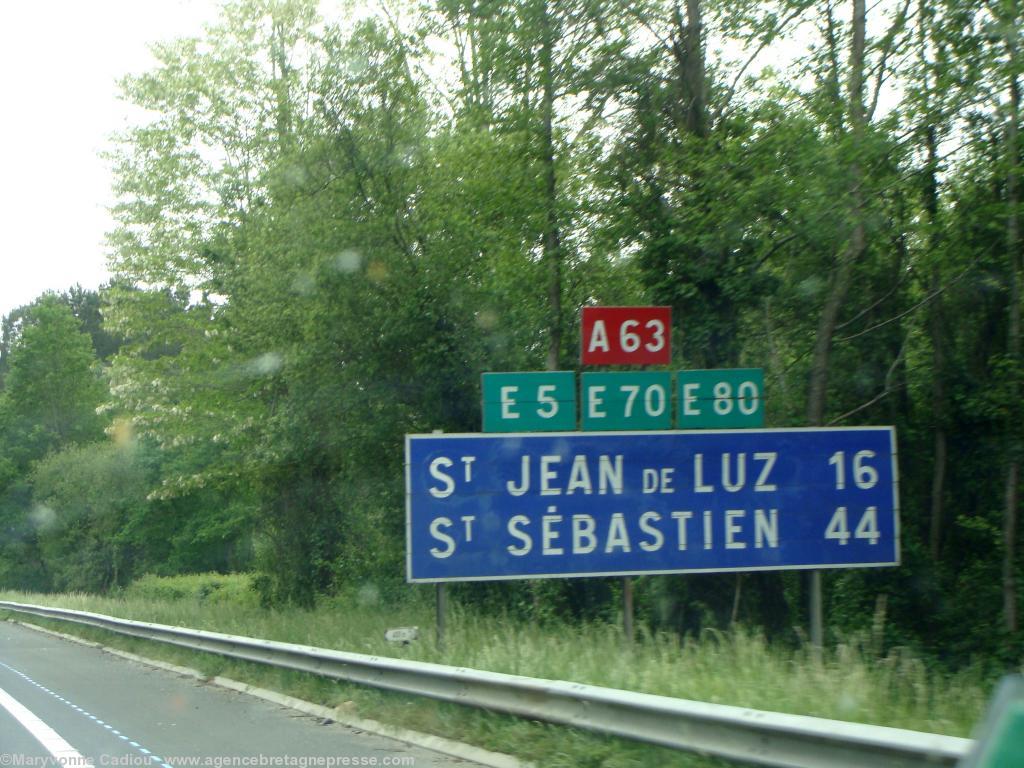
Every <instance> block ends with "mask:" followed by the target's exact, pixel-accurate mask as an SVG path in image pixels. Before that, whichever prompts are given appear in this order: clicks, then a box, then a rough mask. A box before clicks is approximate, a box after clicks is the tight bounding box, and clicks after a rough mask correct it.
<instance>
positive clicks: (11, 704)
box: [0, 688, 88, 765]
mask: <svg viewBox="0 0 1024 768" xmlns="http://www.w3.org/2000/svg"><path fill="white" fill-rule="evenodd" d="M0 707H3V708H4V709H6V710H7V711H8V712H10V713H11V716H12V717H13V718H14V719H15V720H17V721H18V722H19V723H21V725H22V726H23V727H24V728H25V730H26V731H28V732H29V733H30V734H32V736H33V738H35V740H36V741H38V742H39V743H40V744H42V745H43V748H44V749H46V751H47V752H49V753H50V754H51V755H53V756H54V757H55V758H56V759H57V760H58V761H61V763H62V764H64V765H86V764H87V763H88V761H87V760H86V759H85V758H84V757H82V755H81V753H80V752H79V751H78V750H77V749H75V748H74V747H72V746H71V745H70V744H68V743H67V742H66V741H64V739H63V738H61V736H60V734H59V733H57V732H56V731H55V730H53V728H51V727H50V726H48V725H47V724H46V723H44V722H43V721H42V720H40V719H39V718H38V717H36V716H35V715H34V714H32V712H31V711H29V709H28V707H26V706H25V705H24V704H22V703H21V702H19V701H18V700H17V699H15V698H14V697H13V696H11V695H10V694H9V693H7V691H5V690H4V689H3V688H0Z"/></svg>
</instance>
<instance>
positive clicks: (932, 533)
mask: <svg viewBox="0 0 1024 768" xmlns="http://www.w3.org/2000/svg"><path fill="white" fill-rule="evenodd" d="M925 145H926V147H927V150H928V172H927V177H926V179H925V189H924V208H925V211H926V212H927V214H928V222H927V226H928V229H927V232H926V235H925V248H926V249H927V251H928V252H929V254H932V253H933V252H934V250H935V248H936V246H937V242H938V238H937V237H936V234H935V233H936V231H937V226H938V225H937V218H938V211H939V193H938V183H937V181H936V176H935V174H936V168H937V165H938V148H937V141H936V137H935V126H934V125H929V126H928V128H927V132H926V136H925ZM941 290H942V271H941V269H940V268H939V264H938V262H937V261H936V260H934V256H933V261H932V268H931V278H930V280H929V292H930V294H931V295H932V296H934V298H933V299H932V302H931V305H930V307H929V312H928V333H929V335H930V337H931V343H932V415H933V418H934V424H935V425H934V433H933V447H932V454H933V459H932V490H931V515H930V523H929V526H928V551H929V553H930V554H931V558H932V560H933V561H935V562H938V560H939V555H940V553H941V550H942V535H943V528H944V521H945V517H946V514H945V505H944V496H945V492H946V459H947V454H948V451H947V445H946V422H947V418H948V410H949V403H948V396H947V394H946V346H945V340H944V335H943V303H942V296H941V295H940V293H939V292H940V291H941Z"/></svg>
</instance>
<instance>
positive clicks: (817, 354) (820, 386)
mask: <svg viewBox="0 0 1024 768" xmlns="http://www.w3.org/2000/svg"><path fill="white" fill-rule="evenodd" d="M864 2H865V0H853V42H852V45H851V49H850V83H849V103H848V110H849V114H850V130H851V132H852V137H853V139H854V140H853V143H852V146H853V151H854V153H857V152H858V151H859V150H860V147H861V144H862V142H861V138H862V137H863V134H864V122H865V117H864V39H865V19H866V12H865V8H864ZM849 176H850V184H849V206H848V208H849V215H850V223H851V231H850V238H849V240H848V241H847V244H846V247H845V248H844V249H843V251H842V253H841V254H840V256H839V260H838V263H837V264H836V266H835V268H834V269H833V271H832V278H831V281H830V285H829V292H828V296H827V298H826V300H825V305H824V307H822V310H821V316H820V317H819V319H818V331H817V335H816V336H815V340H814V351H813V355H812V357H811V375H810V387H809V390H808V393H807V421H808V422H809V423H810V425H811V426H821V425H822V423H824V420H825V404H826V401H827V399H828V374H829V370H828V368H829V358H830V356H831V352H832V336H833V333H834V332H835V327H836V323H837V321H838V318H839V312H840V311H841V310H842V307H843V302H844V301H845V299H846V294H847V292H848V291H849V289H850V281H851V279H852V277H853V267H854V264H856V262H857V261H858V260H859V259H860V257H861V255H862V254H863V253H864V249H865V246H866V234H865V231H864V199H863V198H864V195H863V191H862V190H861V182H862V178H863V171H862V168H861V164H860V158H858V157H857V156H856V154H855V155H854V157H853V158H852V160H851V162H850V168H849Z"/></svg>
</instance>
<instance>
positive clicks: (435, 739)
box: [8, 619, 534, 768]
mask: <svg viewBox="0 0 1024 768" xmlns="http://www.w3.org/2000/svg"><path fill="white" fill-rule="evenodd" d="M8 621H11V623H12V624H18V625H19V626H22V627H25V628H26V629H32V630H35V631H36V632H42V633H43V634H45V635H52V636H53V637H59V638H61V639H62V640H68V641H70V642H72V643H78V644H79V645H87V646H89V647H90V648H98V649H99V650H101V651H105V652H106V653H109V654H111V655H113V656H120V657H121V658H122V659H127V660H128V661H134V662H136V663H138V664H144V665H146V666H148V667H154V668H156V669H161V670H163V671H165V672H171V673H173V674H176V675H181V676H183V677H191V678H193V679H195V680H197V681H199V682H203V683H208V684H210V685H216V686H218V687H219V688H225V689H227V690H229V691H235V692H236V693H244V694H246V695H247V696H253V697H255V698H257V699H263V700H264V701H268V702H270V703H271V704H277V705H278V706H281V707H287V708H289V709H294V710H296V711H298V712H302V713H303V714H305V715H311V716H313V717H319V718H321V719H323V720H331V721H333V722H336V723H339V724H341V725H344V726H346V727H348V728H353V729H355V730H358V731H365V732H366V733H372V734H375V735H377V736H385V737H387V738H389V739H394V740H395V741H400V742H402V743H403V744H409V745H411V746H414V747H422V748H423V749H429V750H431V751H433V752H438V753H440V754H442V755H447V756H448V757H455V758H458V759H460V760H466V761H467V762H471V763H476V764H478V765H482V766H486V767H487V768H534V766H533V764H532V763H525V762H523V761H521V760H518V759H517V758H515V757H513V756H512V755H506V754H503V753H501V752H491V751H490V750H487V749H482V748H480V747H474V746H473V745H471V744H464V743H463V742H461V741H454V740H452V739H446V738H444V737H442V736H435V735H433V734H430V733H421V732H420V731H412V730H409V729H408V728H399V727H397V726H393V725H388V724H387V723H381V722H379V721H377V720H369V719H366V718H362V717H358V716H356V715H354V714H352V713H350V712H348V711H346V709H345V705H344V704H342V705H339V706H337V707H333V708H332V707H325V706H323V705H322V704H314V703H313V702H311V701H305V700H303V699H297V698H295V697H294V696H288V695H286V694H283V693H278V692H277V691H271V690H269V689H267V688H258V687H256V686H254V685H249V684H248V683H242V682H239V681H238V680H232V679H231V678H228V677H220V676H217V677H212V678H210V677H207V676H206V675H204V674H203V673H202V672H200V671H199V670H197V669H192V668H191V667H181V666H178V665H177V664H171V663H169V662H166V661H160V660H158V659H149V658H146V657H145V656H139V655H137V654H134V653H129V652H128V651H121V650H118V649H117V648H110V647H108V646H105V645H103V644H101V643H94V642H92V641H91V640H85V639H84V638H81V637H76V636H75V635H69V634H67V633H64V632H57V631H55V630H52V629H46V628H45V627H40V626H38V625H36V624H30V623H28V622H24V621H14V620H11V619H8Z"/></svg>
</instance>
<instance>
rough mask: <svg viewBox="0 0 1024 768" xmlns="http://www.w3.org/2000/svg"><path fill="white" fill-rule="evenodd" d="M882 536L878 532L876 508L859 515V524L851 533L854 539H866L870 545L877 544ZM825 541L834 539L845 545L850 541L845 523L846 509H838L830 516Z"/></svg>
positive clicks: (869, 508) (848, 528) (848, 530)
mask: <svg viewBox="0 0 1024 768" xmlns="http://www.w3.org/2000/svg"><path fill="white" fill-rule="evenodd" d="M881 536H882V534H880V533H879V532H878V508H877V507H868V508H867V509H866V510H864V514H863V515H861V518H860V522H859V523H857V528H856V529H855V530H854V532H853V538H855V539H867V540H868V541H869V542H870V543H871V544H877V543H878V540H879V539H880V538H881ZM825 538H826V539H835V540H836V541H838V542H839V543H840V544H846V542H848V541H849V540H850V527H849V526H848V525H847V522H846V507H839V508H838V509H837V510H836V511H835V513H834V514H833V515H832V520H831V521H829V524H828V528H826V529H825Z"/></svg>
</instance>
